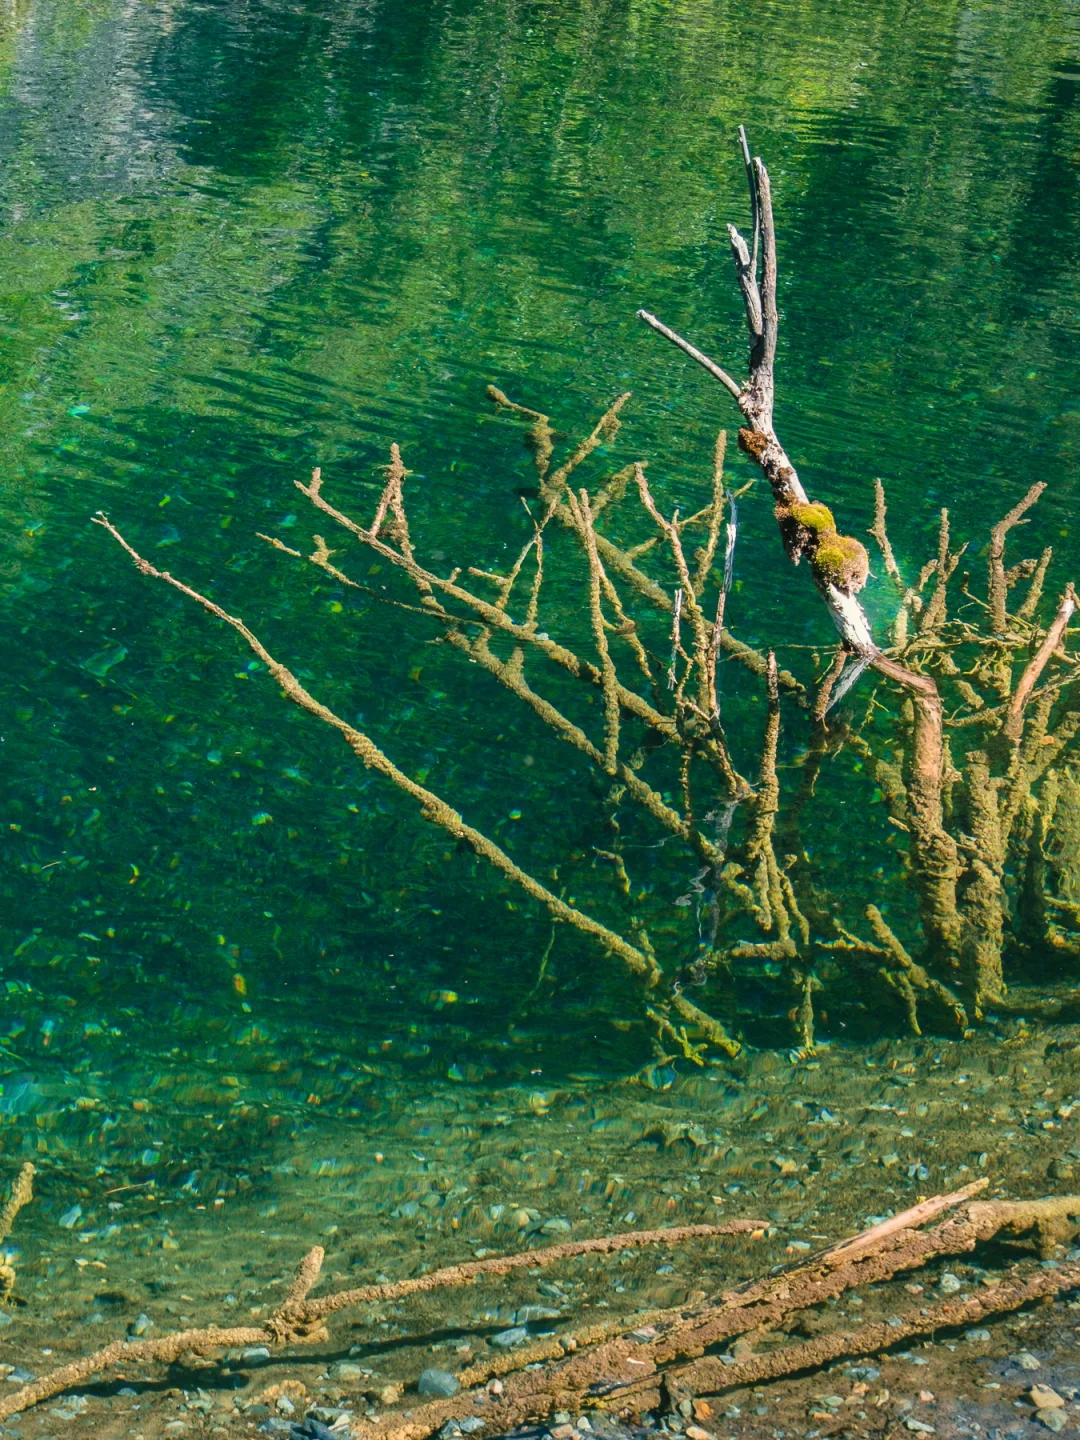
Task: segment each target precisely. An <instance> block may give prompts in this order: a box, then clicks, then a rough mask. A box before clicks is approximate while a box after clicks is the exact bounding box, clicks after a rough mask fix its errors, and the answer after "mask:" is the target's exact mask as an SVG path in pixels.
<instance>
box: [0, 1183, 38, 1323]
mask: <svg viewBox="0 0 1080 1440" xmlns="http://www.w3.org/2000/svg"><path fill="white" fill-rule="evenodd" d="M33 1180H34V1167H33V1165H31V1164H30V1162H29V1161H27V1163H26V1164H25V1165H24V1166H23V1167H22V1169H21V1170H20V1171H19V1173H18V1175H17V1176H16V1178H15V1183H14V1184H13V1185H12V1187H11V1194H10V1195H9V1196H8V1198H7V1201H6V1203H5V1205H4V1208H3V1210H0V1244H2V1243H3V1242H4V1241H5V1240H6V1239H7V1237H8V1236H9V1235H10V1234H11V1227H12V1226H13V1225H14V1224H15V1218H16V1216H17V1215H18V1213H19V1211H20V1210H21V1209H22V1208H23V1206H24V1205H29V1204H30V1201H31V1200H32V1199H33V1198H34V1185H33ZM14 1290H15V1267H14V1265H11V1264H8V1263H7V1262H6V1261H5V1262H0V1304H3V1303H4V1302H5V1301H7V1300H10V1299H11V1296H12V1294H13V1292H14Z"/></svg>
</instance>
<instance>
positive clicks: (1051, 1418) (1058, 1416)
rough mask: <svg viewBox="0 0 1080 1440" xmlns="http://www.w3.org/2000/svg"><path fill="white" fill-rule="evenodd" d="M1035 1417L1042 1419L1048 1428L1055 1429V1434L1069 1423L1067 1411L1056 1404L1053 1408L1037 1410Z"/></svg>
mask: <svg viewBox="0 0 1080 1440" xmlns="http://www.w3.org/2000/svg"><path fill="white" fill-rule="evenodd" d="M1035 1417H1036V1419H1038V1420H1041V1421H1042V1423H1043V1424H1044V1425H1045V1426H1046V1428H1047V1429H1048V1430H1053V1432H1054V1434H1055V1435H1056V1434H1057V1432H1058V1431H1059V1430H1064V1429H1065V1426H1066V1425H1067V1424H1068V1423H1069V1422H1068V1420H1067V1418H1066V1416H1065V1411H1064V1410H1062V1409H1060V1408H1058V1407H1056V1406H1055V1408H1054V1409H1052V1410H1036V1411H1035Z"/></svg>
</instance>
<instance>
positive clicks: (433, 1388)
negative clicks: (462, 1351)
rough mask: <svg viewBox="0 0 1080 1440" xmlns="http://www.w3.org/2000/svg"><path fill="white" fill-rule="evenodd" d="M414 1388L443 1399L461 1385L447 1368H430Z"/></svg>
mask: <svg viewBox="0 0 1080 1440" xmlns="http://www.w3.org/2000/svg"><path fill="white" fill-rule="evenodd" d="M524 1333H526V1334H527V1333H528V1332H527V1331H526V1332H524ZM416 1388H417V1390H418V1391H419V1393H420V1394H421V1395H441V1396H442V1397H443V1399H449V1397H450V1396H451V1395H456V1394H457V1392H458V1391H459V1390H460V1389H461V1385H460V1384H459V1383H458V1379H457V1376H456V1375H451V1374H450V1371H449V1370H437V1369H430V1370H424V1371H422V1372H421V1374H420V1379H419V1380H418V1381H417V1382H416Z"/></svg>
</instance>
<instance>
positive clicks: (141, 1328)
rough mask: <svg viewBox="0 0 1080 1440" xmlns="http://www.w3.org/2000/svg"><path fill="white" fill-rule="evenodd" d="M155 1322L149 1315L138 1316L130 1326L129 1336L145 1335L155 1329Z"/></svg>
mask: <svg viewBox="0 0 1080 1440" xmlns="http://www.w3.org/2000/svg"><path fill="white" fill-rule="evenodd" d="M153 1325H154V1322H153V1320H151V1319H150V1316H149V1315H145V1314H140V1315H136V1317H135V1319H134V1320H133V1321H132V1322H131V1324H130V1325H129V1326H128V1334H129V1335H135V1336H138V1335H145V1334H146V1332H147V1331H148V1330H151V1329H153Z"/></svg>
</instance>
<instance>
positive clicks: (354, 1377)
mask: <svg viewBox="0 0 1080 1440" xmlns="http://www.w3.org/2000/svg"><path fill="white" fill-rule="evenodd" d="M330 1379H331V1380H337V1381H339V1382H340V1383H341V1384H342V1385H362V1384H363V1383H364V1381H365V1380H366V1379H367V1374H366V1373H365V1371H364V1370H363V1368H362V1367H361V1366H360V1365H357V1364H355V1362H354V1361H352V1360H339V1361H338V1362H337V1364H336V1365H331V1366H330Z"/></svg>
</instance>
